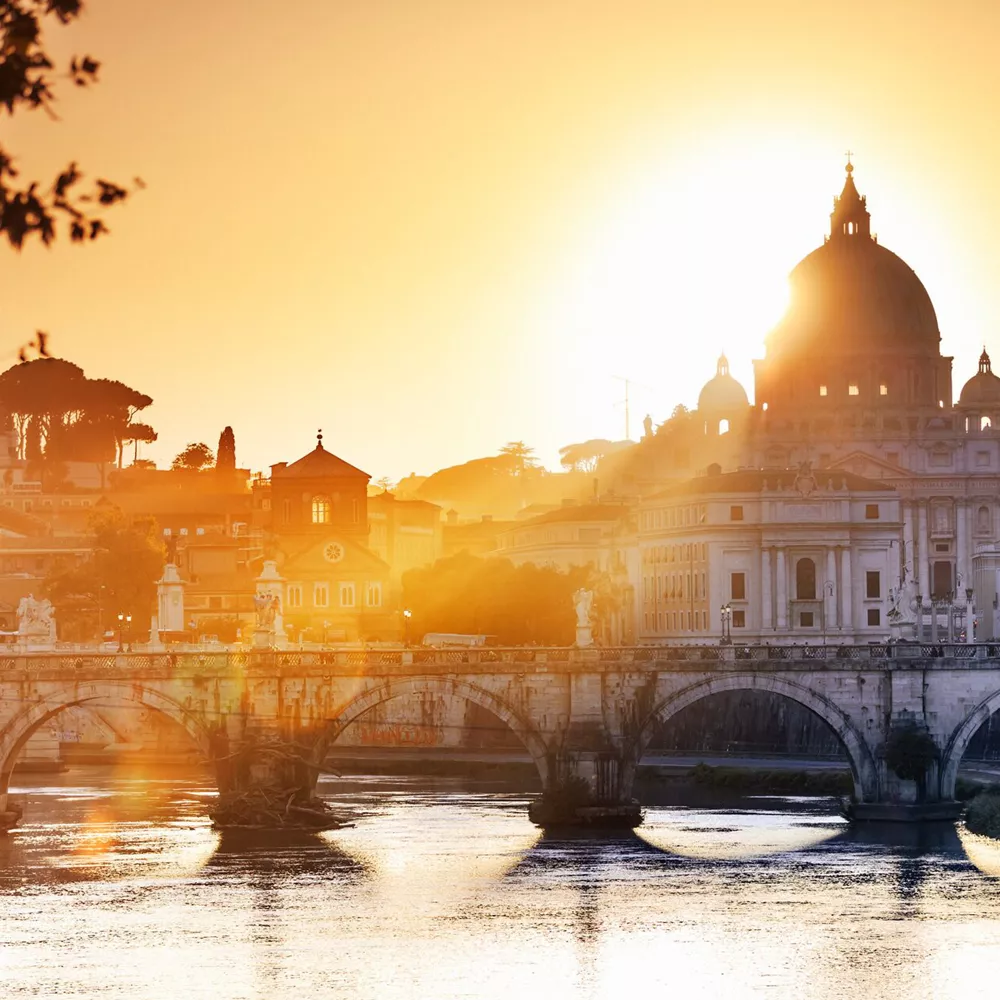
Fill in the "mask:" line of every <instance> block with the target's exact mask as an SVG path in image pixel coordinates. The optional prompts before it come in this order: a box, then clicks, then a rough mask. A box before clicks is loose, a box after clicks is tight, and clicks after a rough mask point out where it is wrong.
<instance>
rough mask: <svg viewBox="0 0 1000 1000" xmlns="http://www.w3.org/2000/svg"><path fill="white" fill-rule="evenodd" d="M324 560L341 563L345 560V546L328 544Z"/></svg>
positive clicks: (324, 550) (337, 543)
mask: <svg viewBox="0 0 1000 1000" xmlns="http://www.w3.org/2000/svg"><path fill="white" fill-rule="evenodd" d="M323 558H324V559H325V560H326V561H327V562H332V563H336V562H340V560H341V559H343V558H344V546H343V545H341V544H340V542H327V543H326V546H325V547H324V549H323Z"/></svg>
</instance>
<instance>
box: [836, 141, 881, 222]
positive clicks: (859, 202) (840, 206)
mask: <svg viewBox="0 0 1000 1000" xmlns="http://www.w3.org/2000/svg"><path fill="white" fill-rule="evenodd" d="M846 170H847V178H846V179H845V181H844V189H843V191H841V192H840V197H839V198H834V199H833V211H832V212H831V213H830V239H843V238H845V237H858V236H860V237H865V238H868V239H870V238H871V221H872V217H871V213H870V212H869V211H868V199H867V198H866V197H862V196H861V195H860V194H858V189H857V187H856V186H855V184H854V164H853V163H851V154H850V153H848V154H847V167H846Z"/></svg>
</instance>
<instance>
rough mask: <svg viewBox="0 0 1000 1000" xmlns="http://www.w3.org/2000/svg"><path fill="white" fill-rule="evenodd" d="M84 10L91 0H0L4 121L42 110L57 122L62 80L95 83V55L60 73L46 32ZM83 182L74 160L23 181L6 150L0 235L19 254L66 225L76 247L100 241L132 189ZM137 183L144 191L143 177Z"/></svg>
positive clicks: (1, 159) (0, 165) (0, 181)
mask: <svg viewBox="0 0 1000 1000" xmlns="http://www.w3.org/2000/svg"><path fill="white" fill-rule="evenodd" d="M83 9H84V0H0V118H3V117H4V115H6V116H7V117H11V116H12V115H14V114H15V113H16V112H18V111H37V110H38V109H42V110H43V111H45V112H46V113H47V114H48V115H49V116H50V117H52V118H55V112H54V109H53V103H54V101H55V91H54V89H53V88H54V84H55V80H56V79H58V78H59V77H62V78H64V79H69V80H72V82H73V84H74V85H75V86H77V87H87V86H90V85H91V84H93V83H96V81H97V73H98V70H99V69H100V63H99V62H98V61H97V60H96V59H94V58H93V57H92V56H89V55H83V56H74V57H72V58H71V59H70V61H69V65H68V66H67V67H66V72H65V74H63V73H60V72H57V70H56V65H55V61H54V59H53V57H52V56H51V55H50V54H49V51H48V49H47V46H46V43H45V37H44V32H43V28H44V27H45V26H46V25H52V26H56V25H67V24H70V23H71V22H72V21H75V20H76V19H77V18H78V17H79V16H80V14H81V13H82V12H83ZM83 181H84V174H83V171H82V170H81V169H80V167H79V166H78V164H77V163H76V162H75V161H73V162H70V163H69V165H68V166H67V167H66V168H65V169H63V170H62V171H60V172H59V174H58V175H57V176H56V177H55V178H54V179H53V180H52V181H51V183H45V182H42V181H38V180H22V179H21V178H20V175H19V171H18V168H17V165H16V159H15V157H14V156H13V155H12V154H11V153H10V152H9V150H7V149H6V148H4V147H3V146H0V233H2V234H3V235H4V236H6V238H7V241H8V242H9V243H10V245H11V246H12V247H14V248H16V249H18V250H20V249H21V247H22V246H23V245H24V242H25V240H26V239H28V238H30V237H32V236H37V237H38V238H39V239H40V240H41V241H42V242H43V243H44V244H46V245H48V244H49V243H51V242H52V241H53V240H54V239H55V237H56V233H57V229H58V227H59V225H60V223H61V224H63V225H64V226H65V227H66V232H67V235H68V236H69V238H70V239H71V240H73V241H74V242H83V241H84V240H94V239H97V237H98V236H100V235H101V234H103V233H106V232H107V231H108V228H107V226H106V225H105V223H104V220H103V217H102V216H103V211H104V209H106V208H109V207H110V206H112V205H115V204H117V203H118V202H121V201H124V200H125V198H126V197H127V196H128V194H129V192H128V190H127V189H126V188H125V187H122V186H121V185H120V184H116V183H114V182H112V181H109V180H106V179H104V178H101V177H98V178H96V179H95V180H94V181H93V183H92V184H87V185H84V184H83ZM134 185H135V186H136V187H142V186H143V185H142V181H141V180H139V179H138V178H136V179H135V181H134Z"/></svg>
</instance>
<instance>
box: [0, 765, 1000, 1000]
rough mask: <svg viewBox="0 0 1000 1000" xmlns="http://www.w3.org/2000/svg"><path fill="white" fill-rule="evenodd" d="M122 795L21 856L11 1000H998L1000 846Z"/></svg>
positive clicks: (36, 807) (57, 794) (41, 815)
mask: <svg viewBox="0 0 1000 1000" xmlns="http://www.w3.org/2000/svg"><path fill="white" fill-rule="evenodd" d="M99 783H100V781H99V779H98V778H97V777H95V778H94V782H93V787H91V788H88V787H87V785H86V784H85V783H84V782H83V781H79V780H78V781H77V782H76V783H75V784H73V785H72V786H71V787H62V788H59V787H56V786H55V785H53V786H52V787H50V788H47V789H44V790H40V789H35V790H34V797H33V799H32V801H31V802H30V803H29V810H30V811H29V817H30V821H29V822H28V823H27V824H26V825H25V827H24V828H23V829H22V831H21V832H19V833H18V834H16V835H14V836H13V837H11V838H9V839H8V841H7V843H6V844H0V962H2V963H3V973H2V975H3V982H4V992H3V994H2V996H3V1000H21V998H27V997H38V996H41V997H49V996H53V997H54V996H61V995H73V996H81V997H84V996H96V995H100V996H102V997H106V998H110V1000H126V998H128V1000H131V998H133V997H139V998H142V1000H175V998H177V997H183V998H184V1000H231V998H232V1000H236V998H240V1000H250V998H254V1000H257V998H260V1000H265V998H266V1000H302V998H304V997H327V996H330V997H337V998H339V997H344V998H348V997H349V998H352V1000H354V998H358V1000H367V998H375V997H377V998H378V1000H411V998H415V997H433V998H434V1000H458V998H460V997H461V998H469V997H477V998H484V1000H511V998H512V997H513V998H515V1000H618V998H619V997H622V996H627V997H632V996H636V995H638V996H646V995H648V996H650V997H659V996H675V997H679V998H682V1000H688V998H720V1000H755V998H760V997H782V998H784V997H792V998H795V1000H799V998H802V1000H845V998H848V997H855V996H862V997H866V998H868V1000H882V998H897V997H899V998H906V1000H909V998H920V1000H925V998H926V1000H976V998H979V997H984V998H985V997H991V998H992V996H993V995H994V994H995V988H994V980H995V976H996V973H995V969H996V968H997V967H1000V880H996V879H995V878H994V875H995V873H996V872H997V871H1000V845H993V844H992V843H990V842H983V841H982V838H972V836H971V835H969V834H966V833H965V832H964V831H961V830H960V831H959V832H958V833H956V832H955V831H954V829H953V828H951V827H947V828H945V829H942V830H938V831H937V832H930V833H920V832H918V833H915V834H913V835H912V836H910V835H909V834H906V832H905V831H895V832H894V831H889V832H888V833H886V832H884V831H882V832H879V831H877V830H873V829H870V828H861V827H849V826H848V825H847V824H846V823H844V822H843V821H842V820H841V819H839V818H838V817H837V816H835V815H834V814H833V811H832V807H830V808H824V807H817V806H815V804H814V805H813V806H811V807H809V811H806V812H803V811H797V808H796V806H797V804H796V803H791V802H790V803H788V804H787V809H786V808H784V807H783V806H782V805H781V804H775V802H774V800H770V801H769V802H768V803H767V804H766V805H767V808H766V809H764V808H761V809H759V810H758V809H754V808H752V806H753V803H749V804H748V805H749V806H750V807H749V808H744V809H707V808H701V809H679V808H675V809H670V808H651V809H650V810H649V812H648V820H647V824H646V826H645V827H643V828H641V829H640V831H639V833H638V834H633V833H625V834H620V835H594V836H577V837H568V836H555V835H547V836H544V837H543V836H540V835H539V833H538V831H537V830H535V829H534V828H533V827H532V826H531V825H530V823H529V822H528V821H527V818H526V816H525V812H524V805H525V804H524V800H523V799H518V798H516V797H513V796H509V795H507V796H505V795H499V794H494V793H488V794H487V793H472V792H469V791H462V790H461V789H459V788H457V787H451V788H449V787H445V786H443V785H441V784H440V783H438V784H433V783H430V782H428V783H424V784H423V785H422V784H421V783H420V781H419V779H414V780H411V781H397V782H395V783H390V782H383V783H379V782H378V781H371V782H369V783H368V784H367V786H364V787H360V790H359V784H360V783H357V782H356V783H354V785H348V784H347V783H342V784H336V783H330V784H327V785H325V786H324V787H325V788H326V789H327V792H326V794H329V795H331V796H332V797H334V798H335V799H337V802H336V804H337V806H338V807H340V806H342V805H343V806H348V805H350V804H351V803H353V808H355V809H356V813H355V815H356V825H355V826H354V827H353V828H350V829H343V830H337V831H331V832H329V833H326V834H323V835H321V836H318V837H312V836H302V837H279V838H273V837H255V836H243V835H233V834H226V835H224V836H222V837H220V836H219V835H218V834H216V833H215V832H213V831H212V830H211V829H210V827H209V826H208V823H207V820H206V819H205V814H204V805H205V803H204V800H203V798H202V796H203V794H204V793H205V791H206V786H205V784H197V783H192V784H188V785H184V784H181V785H180V786H171V785H170V784H169V782H162V783H161V782H147V783H145V784H144V785H142V786H138V785H135V786H133V785H131V784H128V783H122V782H119V783H117V784H116V785H115V786H114V789H113V794H112V795H110V796H109V795H108V794H107V793H106V792H104V791H101V790H100V789H99V788H98V787H97V786H98V785H99ZM66 785H67V786H68V785H69V782H67V783H66ZM366 789H367V791H366ZM761 805H762V806H763V805H765V804H764V803H761ZM911 832H912V831H911ZM904 834H905V835H904ZM984 872H987V873H988V874H989V876H990V877H984V874H983V873H984Z"/></svg>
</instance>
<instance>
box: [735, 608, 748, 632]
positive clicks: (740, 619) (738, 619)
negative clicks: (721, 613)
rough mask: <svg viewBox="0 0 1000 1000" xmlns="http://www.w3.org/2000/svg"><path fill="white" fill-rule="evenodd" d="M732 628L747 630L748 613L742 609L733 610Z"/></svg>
mask: <svg viewBox="0 0 1000 1000" xmlns="http://www.w3.org/2000/svg"><path fill="white" fill-rule="evenodd" d="M732 615H733V618H732V627H733V628H746V627H747V613H746V612H745V611H744V610H742V609H740V608H733V611H732Z"/></svg>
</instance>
